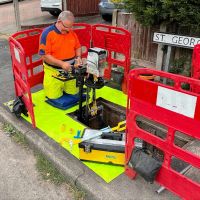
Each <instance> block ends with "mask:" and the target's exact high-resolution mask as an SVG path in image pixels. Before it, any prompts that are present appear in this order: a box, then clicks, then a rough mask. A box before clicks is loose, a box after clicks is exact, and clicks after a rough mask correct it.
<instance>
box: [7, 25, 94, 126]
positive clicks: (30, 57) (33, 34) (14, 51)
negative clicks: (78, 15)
mask: <svg viewBox="0 0 200 200" xmlns="http://www.w3.org/2000/svg"><path fill="white" fill-rule="evenodd" d="M74 27H75V32H76V33H77V35H78V37H79V38H80V43H81V45H82V46H83V47H84V49H85V51H83V57H86V56H87V52H88V48H89V47H90V40H91V25H88V24H75V25H74ZM41 33H42V29H31V30H25V31H21V32H18V33H15V34H13V35H12V36H11V37H10V38H9V45H10V52H11V58H12V69H13V75H14V84H15V94H16V96H22V97H23V101H24V103H25V106H26V108H27V110H28V113H29V116H30V117H31V121H32V125H33V127H36V122H35V117H34V110H33V103H32V97H31V88H33V87H34V86H36V85H38V84H41V83H42V82H43V76H44V72H43V66H42V60H41V58H40V56H39V55H38V48H39V38H40V34H41Z"/></svg>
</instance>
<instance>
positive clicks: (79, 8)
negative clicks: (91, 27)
mask: <svg viewBox="0 0 200 200" xmlns="http://www.w3.org/2000/svg"><path fill="white" fill-rule="evenodd" d="M66 1H67V10H70V11H72V12H73V13H74V15H75V16H87V15H95V14H98V13H99V9H98V4H99V0H66Z"/></svg>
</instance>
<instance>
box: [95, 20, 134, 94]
mask: <svg viewBox="0 0 200 200" xmlns="http://www.w3.org/2000/svg"><path fill="white" fill-rule="evenodd" d="M92 42H93V46H94V47H100V48H103V49H106V50H107V51H108V58H107V62H108V68H106V70H105V78H107V79H110V78H111V69H112V67H113V65H118V66H121V67H123V68H124V80H123V83H122V90H123V91H124V92H126V91H127V78H128V72H129V70H130V59H131V34H130V33H129V32H128V31H127V30H125V29H122V28H116V27H113V26H108V25H99V24H97V25H93V26H92Z"/></svg>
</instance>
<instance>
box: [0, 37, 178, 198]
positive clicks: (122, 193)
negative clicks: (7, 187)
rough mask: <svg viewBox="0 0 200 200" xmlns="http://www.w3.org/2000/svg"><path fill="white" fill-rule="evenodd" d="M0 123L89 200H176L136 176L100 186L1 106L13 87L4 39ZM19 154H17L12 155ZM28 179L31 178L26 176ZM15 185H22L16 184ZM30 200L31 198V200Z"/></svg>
mask: <svg viewBox="0 0 200 200" xmlns="http://www.w3.org/2000/svg"><path fill="white" fill-rule="evenodd" d="M0 85H1V87H0V121H1V122H7V123H10V124H12V125H13V126H14V127H15V128H16V129H17V130H19V131H20V132H21V133H22V134H23V135H25V137H26V138H27V140H28V141H29V144H30V146H31V147H32V148H34V149H36V150H38V151H40V152H41V153H43V154H44V155H45V156H46V157H47V158H48V159H49V160H50V161H51V162H52V163H53V164H54V165H55V166H56V167H57V168H58V170H59V171H60V172H61V173H62V174H64V175H65V176H66V177H67V179H68V181H69V182H70V183H71V184H74V185H75V186H76V187H78V188H79V189H81V190H83V191H85V192H86V199H91V200H116V199H117V200H122V199H123V200H152V199H153V200H177V199H179V198H178V197H176V196H175V195H174V194H172V193H170V192H169V191H167V190H165V191H164V192H163V193H161V194H160V195H158V194H156V192H155V191H156V190H157V189H158V188H159V185H157V184H156V183H154V184H148V183H146V182H145V181H144V180H143V179H142V178H141V177H140V176H137V178H136V179H135V180H130V179H129V178H128V177H127V176H126V175H125V174H122V175H120V176H119V177H117V178H116V179H114V180H113V181H112V182H110V183H106V182H104V181H103V180H102V179H101V178H100V177H99V176H97V175H96V174H95V173H94V172H93V171H91V170H90V169H89V168H87V167H86V166H85V165H84V164H82V163H81V162H80V161H79V160H78V159H76V158H75V157H74V156H73V155H71V154H70V153H69V152H68V151H67V150H65V149H64V148H62V147H61V146H60V145H59V144H57V143H56V142H55V141H53V140H52V139H50V138H49V137H48V136H47V135H46V134H45V133H43V132H42V131H40V130H39V129H33V128H32V126H31V125H30V124H29V123H27V122H26V121H24V120H23V119H17V118H16V117H15V116H14V115H13V114H12V113H10V112H9V110H8V109H6V108H5V107H4V106H3V103H4V102H7V101H9V100H12V99H14V97H15V95H14V87H13V86H14V83H13V75H12V68H11V59H10V53H9V47H8V41H7V39H6V36H2V37H0ZM16 153H19V154H20V153H21V152H16ZM30 176H31V174H30ZM1 180H2V179H1ZM18 184H22V183H21V182H20V180H19V182H18ZM33 199H34V198H33Z"/></svg>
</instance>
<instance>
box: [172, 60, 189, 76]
mask: <svg viewBox="0 0 200 200" xmlns="http://www.w3.org/2000/svg"><path fill="white" fill-rule="evenodd" d="M190 63H191V61H190V59H189V58H186V57H181V58H179V59H176V60H174V61H173V62H172V63H171V67H170V68H169V72H170V73H173V74H180V75H183V76H187V77H190V74H191V65H190Z"/></svg>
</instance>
